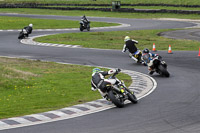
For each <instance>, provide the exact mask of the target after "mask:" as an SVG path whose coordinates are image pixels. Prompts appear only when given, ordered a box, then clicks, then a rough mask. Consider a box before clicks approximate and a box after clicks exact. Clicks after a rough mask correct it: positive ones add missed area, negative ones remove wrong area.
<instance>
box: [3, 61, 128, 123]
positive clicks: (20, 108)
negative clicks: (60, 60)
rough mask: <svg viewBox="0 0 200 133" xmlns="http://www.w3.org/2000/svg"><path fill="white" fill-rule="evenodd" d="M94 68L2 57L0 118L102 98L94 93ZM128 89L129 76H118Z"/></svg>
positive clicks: (97, 93)
mask: <svg viewBox="0 0 200 133" xmlns="http://www.w3.org/2000/svg"><path fill="white" fill-rule="evenodd" d="M92 69H93V67H86V66H79V65H62V64H57V63H52V62H40V61H30V60H24V59H8V58H0V105H1V106H0V119H2V118H8V117H14V116H22V115H27V114H32V113H40V112H45V111H49V110H54V109H59V108H64V107H67V106H72V105H75V104H80V103H84V102H88V101H92V100H96V99H99V98H101V96H100V94H99V92H98V91H96V92H93V91H91V89H90V88H91V83H90V81H91V71H92ZM118 77H119V78H120V79H123V80H124V81H125V83H127V86H129V85H130V84H131V78H130V76H128V75H125V74H120V75H118Z"/></svg>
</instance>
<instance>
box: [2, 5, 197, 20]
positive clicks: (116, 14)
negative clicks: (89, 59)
mask: <svg viewBox="0 0 200 133" xmlns="http://www.w3.org/2000/svg"><path fill="white" fill-rule="evenodd" d="M0 13H21V14H41V15H65V16H80V17H81V16H82V15H83V14H85V15H86V16H94V17H115V18H139V19H140V18H145V19H149V18H150V19H151V18H181V19H200V15H198V14H170V13H122V12H102V11H77V10H74V11H67V10H66V11H62V10H48V9H23V8H20V9H18V8H11V9H10V8H5V9H3V8H1V9H0Z"/></svg>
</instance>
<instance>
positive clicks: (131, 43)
mask: <svg viewBox="0 0 200 133" xmlns="http://www.w3.org/2000/svg"><path fill="white" fill-rule="evenodd" d="M124 42H125V44H124V47H123V50H122V52H123V53H125V52H126V50H128V51H129V52H130V53H129V56H130V58H132V59H133V60H135V61H136V62H137V61H138V59H137V58H135V57H134V56H135V52H137V50H138V49H137V47H136V46H135V44H138V41H136V40H133V39H131V38H130V37H129V36H126V37H125V38H124Z"/></svg>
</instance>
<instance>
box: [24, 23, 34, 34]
mask: <svg viewBox="0 0 200 133" xmlns="http://www.w3.org/2000/svg"><path fill="white" fill-rule="evenodd" d="M24 29H25V30H26V32H27V33H26V36H27V37H28V35H29V34H31V33H32V30H33V24H29V25H28V26H26V27H24Z"/></svg>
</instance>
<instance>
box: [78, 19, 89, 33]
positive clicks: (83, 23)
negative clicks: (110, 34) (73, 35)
mask: <svg viewBox="0 0 200 133" xmlns="http://www.w3.org/2000/svg"><path fill="white" fill-rule="evenodd" d="M84 29H87V31H90V21H87V22H86V21H85V20H81V21H80V31H83V30H84Z"/></svg>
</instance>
